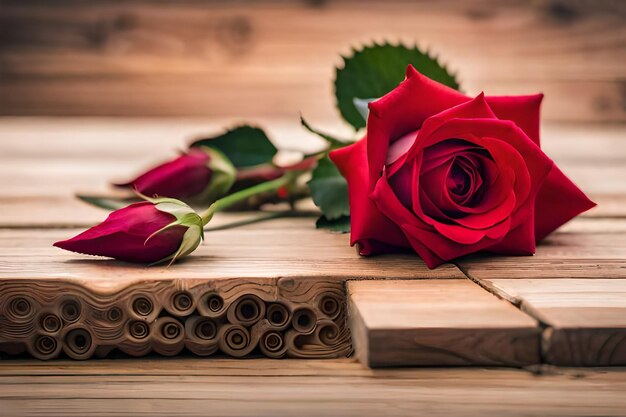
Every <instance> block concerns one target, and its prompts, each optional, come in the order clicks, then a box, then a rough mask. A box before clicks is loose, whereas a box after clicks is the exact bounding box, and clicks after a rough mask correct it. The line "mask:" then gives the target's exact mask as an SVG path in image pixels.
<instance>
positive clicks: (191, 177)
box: [115, 146, 237, 204]
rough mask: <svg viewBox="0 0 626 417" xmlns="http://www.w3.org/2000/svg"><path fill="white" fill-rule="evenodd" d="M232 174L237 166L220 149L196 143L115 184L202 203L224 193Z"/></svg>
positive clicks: (146, 193) (149, 194)
mask: <svg viewBox="0 0 626 417" xmlns="http://www.w3.org/2000/svg"><path fill="white" fill-rule="evenodd" d="M236 177H237V169H236V168H235V167H234V166H233V164H232V163H231V162H230V160H229V159H228V158H227V157H226V156H225V155H224V154H223V153H222V152H220V151H218V150H216V149H213V148H209V147H206V146H199V147H193V148H191V149H189V150H188V151H187V152H185V153H183V154H182V155H180V156H179V157H178V158H176V159H173V160H171V161H168V162H165V163H163V164H161V165H158V166H156V167H154V168H152V169H150V170H148V171H146V172H144V173H143V174H141V175H139V176H138V177H137V178H135V179H133V180H131V181H129V182H126V183H120V184H115V185H117V186H120V187H129V188H132V189H134V190H136V191H137V192H139V193H141V194H143V195H146V196H150V197H153V196H159V197H171V198H176V199H179V200H182V201H185V202H188V203H203V204H204V203H207V202H211V201H215V200H216V199H218V198H220V197H221V196H223V195H224V194H226V193H227V192H228V191H229V190H230V189H231V187H232V186H233V184H234V183H235V179H236Z"/></svg>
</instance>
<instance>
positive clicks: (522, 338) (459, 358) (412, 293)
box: [348, 280, 541, 367]
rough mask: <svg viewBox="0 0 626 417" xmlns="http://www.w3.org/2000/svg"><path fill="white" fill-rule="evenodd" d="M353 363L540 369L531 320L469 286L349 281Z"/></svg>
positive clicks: (442, 282)
mask: <svg viewBox="0 0 626 417" xmlns="http://www.w3.org/2000/svg"><path fill="white" fill-rule="evenodd" d="M348 298H349V300H348V302H349V316H350V324H351V328H352V338H353V344H354V348H355V350H356V354H357V357H358V358H359V359H360V360H361V362H363V363H364V364H367V365H369V366H371V367H381V366H404V365H422V366H433V365H445V366H456V365H504V366H525V365H531V364H536V363H539V361H540V359H539V338H540V333H541V331H540V329H539V327H538V326H537V323H536V321H535V320H534V319H532V318H530V317H529V316H527V315H526V314H524V313H522V312H520V311H519V310H517V309H516V308H515V307H513V306H512V305H511V304H509V303H508V302H506V301H502V300H499V299H498V298H496V297H495V296H493V295H491V294H489V293H488V292H486V291H485V290H483V289H482V288H480V287H479V286H478V285H476V284H474V283H472V282H471V281H469V280H438V281H368V282H365V281H350V282H349V283H348Z"/></svg>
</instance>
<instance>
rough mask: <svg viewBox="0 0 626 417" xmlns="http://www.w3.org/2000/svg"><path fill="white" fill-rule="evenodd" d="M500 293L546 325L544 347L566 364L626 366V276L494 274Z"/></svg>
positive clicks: (493, 282)
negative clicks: (499, 276)
mask: <svg viewBox="0 0 626 417" xmlns="http://www.w3.org/2000/svg"><path fill="white" fill-rule="evenodd" d="M487 282H488V284H489V285H490V286H492V287H493V288H494V289H495V290H496V291H497V293H498V294H500V295H502V296H503V297H506V298H508V299H510V300H511V301H513V302H514V303H516V304H518V305H519V306H520V308H521V309H522V310H523V311H526V312H527V313H528V314H530V315H531V316H533V317H536V318H537V319H539V320H540V321H541V322H542V323H544V324H545V325H546V326H548V327H547V328H546V330H545V331H544V334H543V342H542V350H543V357H544V359H545V361H546V362H547V363H551V364H554V365H561V366H609V365H622V366H623V365H626V280H624V279H601V278H596V279H493V280H488V281H487Z"/></svg>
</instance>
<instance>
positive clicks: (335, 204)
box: [307, 156, 350, 220]
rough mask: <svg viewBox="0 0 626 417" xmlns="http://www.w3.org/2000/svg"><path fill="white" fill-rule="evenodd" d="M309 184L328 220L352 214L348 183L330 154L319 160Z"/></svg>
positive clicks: (315, 201)
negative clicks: (329, 156) (330, 157)
mask: <svg viewBox="0 0 626 417" xmlns="http://www.w3.org/2000/svg"><path fill="white" fill-rule="evenodd" d="M307 185H308V186H309V188H310V189H311V197H312V198H313V202H314V203H315V205H316V206H317V207H319V208H320V210H322V214H323V215H324V217H325V218H326V219H327V220H336V219H339V218H340V217H342V216H348V215H350V203H349V202H348V183H347V182H346V180H345V178H344V177H342V176H341V174H340V173H339V170H338V169H337V167H336V166H335V165H334V164H333V163H332V162H331V160H330V159H329V158H328V156H325V157H324V158H322V159H320V160H319V162H318V163H317V167H316V168H315V169H314V170H313V176H312V178H311V180H310V181H309V182H308V183H307Z"/></svg>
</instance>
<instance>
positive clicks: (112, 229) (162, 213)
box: [54, 198, 203, 263]
mask: <svg viewBox="0 0 626 417" xmlns="http://www.w3.org/2000/svg"><path fill="white" fill-rule="evenodd" d="M202 230H203V224H202V219H201V218H200V216H198V215H197V214H196V213H195V212H194V211H193V210H192V209H191V208H190V207H189V206H188V205H186V204H185V203H183V202H181V201H178V200H174V199H171V198H162V199H155V200H151V201H142V202H140V203H135V204H131V205H130V206H128V207H124V208H122V209H119V210H116V211H114V212H113V213H111V214H110V215H109V217H107V219H106V220H105V221H104V222H102V223H100V224H99V225H97V226H94V227H92V228H91V229H88V230H86V231H84V232H82V233H80V234H79V235H77V236H74V237H73V238H71V239H68V240H63V241H60V242H56V243H55V244H54V246H56V247H59V248H61V249H65V250H69V251H72V252H78V253H84V254H87V255H98V256H107V257H110V258H115V259H119V260H122V261H126V262H138V263H159V262H163V261H167V260H172V262H173V261H175V260H176V259H179V258H182V257H184V256H186V255H188V254H189V253H191V252H193V250H194V249H196V247H197V246H198V245H199V244H200V241H201V240H202V233H203V232H202Z"/></svg>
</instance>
